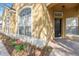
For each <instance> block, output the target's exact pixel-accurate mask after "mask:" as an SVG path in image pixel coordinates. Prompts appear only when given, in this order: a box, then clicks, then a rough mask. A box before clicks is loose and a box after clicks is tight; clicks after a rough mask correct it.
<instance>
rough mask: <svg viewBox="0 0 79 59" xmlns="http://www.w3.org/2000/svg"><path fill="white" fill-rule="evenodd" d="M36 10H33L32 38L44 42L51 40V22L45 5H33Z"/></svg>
mask: <svg viewBox="0 0 79 59" xmlns="http://www.w3.org/2000/svg"><path fill="white" fill-rule="evenodd" d="M35 5H36V7H37V6H38V5H39V6H38V7H39V8H38V9H36V10H35V9H33V13H34V14H33V18H34V20H33V36H34V37H36V38H41V39H45V40H52V39H53V31H52V21H50V17H49V13H48V10H47V7H46V6H45V4H35Z"/></svg>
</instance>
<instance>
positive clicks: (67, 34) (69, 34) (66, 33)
mask: <svg viewBox="0 0 79 59" xmlns="http://www.w3.org/2000/svg"><path fill="white" fill-rule="evenodd" d="M68 18H73V19H75V18H76V23H77V24H76V25H70V26H69V25H67V18H66V35H78V34H77V33H76V34H73V33H67V27H78V26H79V24H78V23H79V21H78V17H68ZM73 19H72V20H73ZM70 20H71V19H70ZM78 30H79V29H78Z"/></svg>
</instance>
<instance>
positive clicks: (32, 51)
mask: <svg viewBox="0 0 79 59" xmlns="http://www.w3.org/2000/svg"><path fill="white" fill-rule="evenodd" d="M0 39H2V41H3V43H4V45H5V47H6V48H7V50H8V52H9V54H10V55H11V56H47V55H49V53H50V52H51V50H52V48H51V47H48V48H47V47H44V48H43V49H40V48H37V47H35V46H33V45H31V44H29V43H25V44H26V45H27V46H28V47H27V48H25V50H22V51H20V52H17V51H16V50H15V49H14V47H13V46H12V45H11V42H12V40H13V39H12V38H10V37H7V36H6V35H0ZM48 50H50V51H48Z"/></svg>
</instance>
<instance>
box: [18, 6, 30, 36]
mask: <svg viewBox="0 0 79 59" xmlns="http://www.w3.org/2000/svg"><path fill="white" fill-rule="evenodd" d="M19 34H20V35H27V36H31V8H25V9H23V10H22V11H21V12H20V14H19Z"/></svg>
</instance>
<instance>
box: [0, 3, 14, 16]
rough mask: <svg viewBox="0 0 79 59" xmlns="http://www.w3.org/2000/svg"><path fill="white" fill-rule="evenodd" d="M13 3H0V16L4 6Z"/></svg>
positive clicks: (9, 5)
mask: <svg viewBox="0 0 79 59" xmlns="http://www.w3.org/2000/svg"><path fill="white" fill-rule="evenodd" d="M12 5H13V3H0V16H2V13H3V10H4V8H5V7H4V6H8V7H12Z"/></svg>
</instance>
